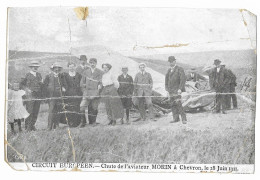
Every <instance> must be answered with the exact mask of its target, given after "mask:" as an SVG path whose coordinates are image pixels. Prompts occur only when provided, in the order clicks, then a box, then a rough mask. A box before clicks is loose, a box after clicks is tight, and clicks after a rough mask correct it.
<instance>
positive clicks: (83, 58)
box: [76, 55, 89, 75]
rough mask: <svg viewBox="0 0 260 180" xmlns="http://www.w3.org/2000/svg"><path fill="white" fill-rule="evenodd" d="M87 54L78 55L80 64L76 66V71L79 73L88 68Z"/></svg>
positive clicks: (81, 73)
mask: <svg viewBox="0 0 260 180" xmlns="http://www.w3.org/2000/svg"><path fill="white" fill-rule="evenodd" d="M87 60H88V59H87V56H86V55H80V57H79V61H80V64H79V66H78V67H77V68H76V72H78V73H79V74H80V75H83V73H84V71H85V70H86V69H88V68H89V63H88V62H87Z"/></svg>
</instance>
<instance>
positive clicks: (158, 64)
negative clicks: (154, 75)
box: [130, 57, 194, 74]
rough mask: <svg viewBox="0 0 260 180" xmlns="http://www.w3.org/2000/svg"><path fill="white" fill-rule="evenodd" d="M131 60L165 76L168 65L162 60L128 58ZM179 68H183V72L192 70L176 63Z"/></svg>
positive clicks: (185, 65)
mask: <svg viewBox="0 0 260 180" xmlns="http://www.w3.org/2000/svg"><path fill="white" fill-rule="evenodd" d="M130 58H131V59H133V60H135V61H136V62H138V63H141V62H144V63H146V65H147V66H148V67H150V68H152V69H154V70H155V71H157V72H159V73H162V74H166V71H167V69H168V68H169V63H168V62H167V61H162V60H153V59H143V58H136V57H130ZM177 65H179V66H180V67H183V68H184V70H189V69H190V68H193V67H194V66H190V65H187V64H184V63H179V62H178V63H177Z"/></svg>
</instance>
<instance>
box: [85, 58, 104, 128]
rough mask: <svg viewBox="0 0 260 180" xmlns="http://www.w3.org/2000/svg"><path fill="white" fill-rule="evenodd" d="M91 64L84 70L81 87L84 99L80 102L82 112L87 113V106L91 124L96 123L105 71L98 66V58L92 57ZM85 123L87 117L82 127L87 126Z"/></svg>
mask: <svg viewBox="0 0 260 180" xmlns="http://www.w3.org/2000/svg"><path fill="white" fill-rule="evenodd" d="M89 64H90V67H89V68H87V69H86V70H85V71H84V72H83V75H82V78H81V81H80V87H81V89H82V92H83V99H82V101H81V104H80V110H81V113H82V114H85V110H86V108H87V109H88V121H89V124H92V125H96V119H97V114H98V105H99V102H100V97H99V93H100V92H99V91H100V89H101V79H102V75H103V72H102V71H101V70H100V69H98V68H96V66H97V59H96V58H90V60H89ZM85 125H86V118H83V119H82V123H81V127H85Z"/></svg>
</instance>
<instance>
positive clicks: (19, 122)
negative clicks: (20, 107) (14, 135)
mask: <svg viewBox="0 0 260 180" xmlns="http://www.w3.org/2000/svg"><path fill="white" fill-rule="evenodd" d="M17 124H18V128H19V132H22V126H21V119H18V120H17Z"/></svg>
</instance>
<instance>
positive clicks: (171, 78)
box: [165, 66, 186, 94]
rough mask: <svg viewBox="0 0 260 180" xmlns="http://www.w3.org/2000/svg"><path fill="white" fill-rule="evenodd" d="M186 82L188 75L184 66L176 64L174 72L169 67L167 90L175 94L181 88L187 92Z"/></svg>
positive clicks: (166, 82)
mask: <svg viewBox="0 0 260 180" xmlns="http://www.w3.org/2000/svg"><path fill="white" fill-rule="evenodd" d="M185 82H186V76H185V73H184V70H183V68H181V67H179V66H175V68H174V69H173V71H172V72H171V68H169V69H168V71H167V73H166V76H165V90H166V91H168V92H170V93H174V94H177V92H178V90H179V89H180V90H181V91H182V92H185Z"/></svg>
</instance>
